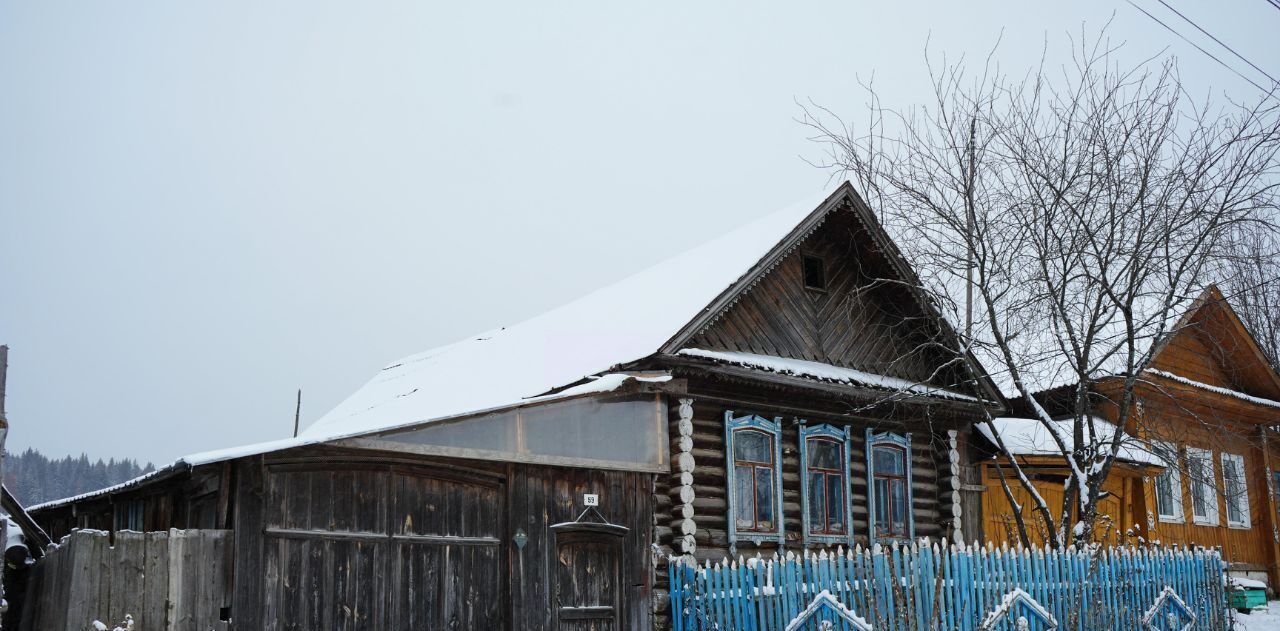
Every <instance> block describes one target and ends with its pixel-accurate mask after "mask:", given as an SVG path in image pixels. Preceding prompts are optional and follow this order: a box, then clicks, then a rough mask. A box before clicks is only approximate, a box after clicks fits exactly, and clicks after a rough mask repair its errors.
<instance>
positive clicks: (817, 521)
mask: <svg viewBox="0 0 1280 631" xmlns="http://www.w3.org/2000/svg"><path fill="white" fill-rule="evenodd" d="M800 423H801V424H800V487H801V489H800V491H801V493H800V502H801V505H802V511H803V514H804V517H803V521H804V540H805V542H806V543H808V542H814V543H849V544H850V545H852V544H853V508H852V504H851V503H850V501H849V428H847V427H844V428H838V427H835V426H833V425H814V426H808V425H805V424H804V421H801V422H800Z"/></svg>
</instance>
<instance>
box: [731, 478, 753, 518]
mask: <svg viewBox="0 0 1280 631" xmlns="http://www.w3.org/2000/svg"><path fill="white" fill-rule="evenodd" d="M733 475H734V486H736V487H737V489H736V490H735V492H734V498H733V499H734V511H733V512H734V515H735V517H736V519H737V520H738V528H755V523H756V520H755V505H754V503H753V501H754V499H755V490H754V489H753V488H752V481H753V480H752V477H753V476H754V475H755V474H754V473H753V472H752V471H751V467H743V466H738V467H734V468H733Z"/></svg>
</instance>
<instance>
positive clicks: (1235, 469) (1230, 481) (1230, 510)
mask: <svg viewBox="0 0 1280 631" xmlns="http://www.w3.org/2000/svg"><path fill="white" fill-rule="evenodd" d="M1222 477H1223V479H1224V480H1223V481H1224V482H1225V483H1226V487H1227V488H1226V491H1227V519H1228V520H1229V521H1233V522H1237V523H1239V522H1242V521H1244V479H1243V475H1242V473H1241V471H1240V461H1239V460H1237V459H1235V458H1223V460H1222Z"/></svg>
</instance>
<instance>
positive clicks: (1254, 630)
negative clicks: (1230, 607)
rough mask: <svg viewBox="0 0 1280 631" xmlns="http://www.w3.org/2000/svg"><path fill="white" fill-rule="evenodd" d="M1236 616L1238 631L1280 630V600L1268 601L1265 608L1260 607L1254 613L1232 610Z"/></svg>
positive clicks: (1232, 613)
mask: <svg viewBox="0 0 1280 631" xmlns="http://www.w3.org/2000/svg"><path fill="white" fill-rule="evenodd" d="M1231 615H1233V616H1235V619H1236V629H1237V631H1280V601H1276V600H1273V601H1271V602H1269V603H1267V607H1266V608H1265V609H1264V608H1262V607H1259V608H1257V609H1255V610H1253V613H1240V612H1238V611H1232V612H1231Z"/></svg>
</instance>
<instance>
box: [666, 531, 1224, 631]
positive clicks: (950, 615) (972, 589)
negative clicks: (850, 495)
mask: <svg viewBox="0 0 1280 631" xmlns="http://www.w3.org/2000/svg"><path fill="white" fill-rule="evenodd" d="M1224 571H1225V570H1224V566H1223V563H1222V560H1221V558H1220V556H1219V555H1218V553H1217V552H1215V551H1205V550H1197V551H1188V550H1181V549H1167V548H1106V549H1087V550H1076V549H1067V550H1021V549H1019V550H1013V549H996V548H989V547H988V548H981V547H977V546H974V547H959V546H938V545H929V544H927V543H924V542H921V543H918V544H914V545H904V546H898V545H893V546H887V547H880V546H877V547H876V548H875V549H871V550H864V549H862V548H861V547H859V548H857V549H854V550H844V549H839V550H832V551H821V552H817V553H812V552H810V553H806V554H804V555H803V556H797V555H795V554H793V553H789V554H787V556H785V557H781V558H779V557H777V556H776V555H775V556H773V557H772V558H761V557H759V556H757V557H756V558H752V559H742V558H739V559H738V560H737V561H732V562H731V561H728V560H725V561H723V562H720V563H708V564H706V565H697V564H695V563H693V562H690V561H688V560H686V559H684V558H682V557H673V558H672V559H671V562H670V564H669V567H668V572H669V576H670V579H671V582H670V585H671V614H672V625H673V628H674V629H675V631H709V630H721V631H727V630H734V631H802V630H803V631H824V630H827V629H839V630H841V631H920V630H925V629H928V630H929V631H933V630H935V629H945V630H954V631H987V630H1005V629H1008V630H1010V631H1047V630H1050V629H1057V630H1059V631H1067V630H1072V631H1100V630H1103V629H1112V630H1114V631H1134V630H1136V629H1142V630H1147V629H1152V630H1156V631H1183V630H1184V629H1210V630H1216V629H1225V628H1226V624H1227V620H1228V619H1229V618H1228V616H1227V614H1226V602H1225V598H1226V595H1225V592H1224V589H1225V586H1224V580H1225V574H1224ZM1188 624H1190V625H1191V626H1189V627H1188V626H1187V625H1188Z"/></svg>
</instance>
